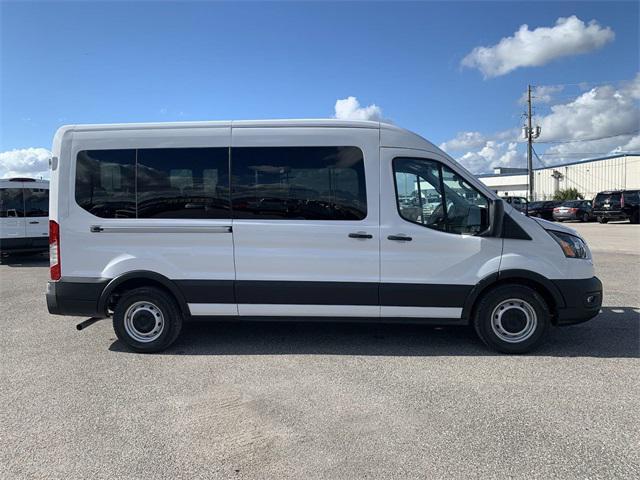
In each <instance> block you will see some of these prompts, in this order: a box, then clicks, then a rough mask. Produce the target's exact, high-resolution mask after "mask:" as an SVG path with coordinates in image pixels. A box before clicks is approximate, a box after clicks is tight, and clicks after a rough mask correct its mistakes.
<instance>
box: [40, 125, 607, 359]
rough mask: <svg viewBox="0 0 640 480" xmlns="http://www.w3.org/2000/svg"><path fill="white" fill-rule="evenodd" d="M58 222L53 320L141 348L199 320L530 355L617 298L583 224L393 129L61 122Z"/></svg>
mask: <svg viewBox="0 0 640 480" xmlns="http://www.w3.org/2000/svg"><path fill="white" fill-rule="evenodd" d="M50 218H51V222H50V258H51V281H50V282H49V285H48V290H47V304H48V308H49V311H50V312H51V313H54V314H60V315H85V316H91V317H101V318H105V317H108V316H112V317H113V325H114V329H115V332H116V334H117V336H118V338H119V339H120V340H121V341H123V342H124V343H125V344H127V345H128V346H129V347H131V348H132V349H134V350H137V351H143V352H150V351H158V350H162V349H164V348H166V347H168V346H169V345H170V344H171V343H172V342H173V341H174V340H175V339H176V337H177V336H178V334H179V332H180V328H181V326H182V323H183V321H186V320H189V319H191V318H195V317H198V318H210V319H221V318H227V319H228V318H236V319H238V320H245V319H253V320H255V319H286V318H289V319H301V318H308V319H326V320H338V319H340V320H356V319H360V320H369V321H385V322H402V321H411V322H425V323H430V324H441V325H473V326H474V327H475V329H476V331H477V333H478V335H479V336H480V338H481V339H482V340H483V341H484V342H485V343H486V344H488V345H489V346H491V347H493V348H495V349H498V350H500V351H503V352H512V353H519V352H525V351H527V350H529V349H531V348H532V347H534V346H535V345H537V344H538V343H539V342H540V341H541V339H542V337H543V336H544V334H545V332H546V331H547V329H548V328H549V327H550V326H551V325H560V324H566V323H575V322H580V321H584V320H588V319H590V318H592V317H594V316H595V315H596V314H597V313H598V311H599V309H600V305H601V301H602V284H601V283H600V281H599V280H598V279H597V278H596V277H595V276H594V269H593V263H592V260H591V255H590V252H589V249H588V248H587V246H586V244H585V242H584V240H583V239H582V238H580V236H579V235H578V234H577V233H576V232H575V231H574V230H572V229H570V228H567V227H565V226H562V225H558V224H553V223H549V222H546V221H543V220H539V219H532V218H528V217H526V216H524V215H521V214H520V213H518V212H517V211H516V210H515V209H513V208H512V207H511V206H510V205H505V204H504V203H503V202H502V200H500V199H499V198H498V197H497V196H496V195H495V194H494V193H493V192H492V191H491V190H489V189H488V188H487V187H485V186H484V185H483V184H482V183H481V182H479V181H478V180H477V179H476V178H475V177H474V176H473V175H471V174H470V173H469V172H468V171H466V170H465V169H464V168H462V167H461V166H460V165H459V164H458V163H456V162H455V161H454V160H453V159H451V157H449V156H448V155H447V154H446V153H444V152H442V151H441V150H440V149H438V148H437V147H435V146H434V145H433V144H431V143H429V142H428V141H426V140H424V139H423V138H421V137H419V136H418V135H416V134H414V133H411V132H408V131H407V130H403V129H401V128H398V127H396V126H393V125H386V124H383V123H378V122H363V121H341V120H277V121H234V122H203V123H170V124H137V125H136V124H131V125H84V126H83V125H77V126H66V127H62V128H60V129H59V130H58V132H57V133H56V135H55V138H54V142H53V158H52V162H51V204H50Z"/></svg>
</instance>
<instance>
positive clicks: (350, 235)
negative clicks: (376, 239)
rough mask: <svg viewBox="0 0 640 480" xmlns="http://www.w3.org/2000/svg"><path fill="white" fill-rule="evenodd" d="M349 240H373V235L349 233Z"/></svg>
mask: <svg viewBox="0 0 640 480" xmlns="http://www.w3.org/2000/svg"><path fill="white" fill-rule="evenodd" d="M349 238H373V235H371V234H370V233H365V232H356V233H350V234H349Z"/></svg>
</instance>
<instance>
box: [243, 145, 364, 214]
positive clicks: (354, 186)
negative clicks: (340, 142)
mask: <svg viewBox="0 0 640 480" xmlns="http://www.w3.org/2000/svg"><path fill="white" fill-rule="evenodd" d="M231 164H232V182H231V184H232V187H231V188H232V207H233V216H234V218H245V219H292V220H362V219H364V218H365V217H366V216H367V195H366V184H365V175H364V157H363V154H362V151H361V150H360V149H359V148H357V147H235V148H233V149H232V151H231Z"/></svg>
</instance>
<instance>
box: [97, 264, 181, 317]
mask: <svg viewBox="0 0 640 480" xmlns="http://www.w3.org/2000/svg"><path fill="white" fill-rule="evenodd" d="M138 287H156V288H160V289H161V290H164V291H166V292H167V293H169V294H171V295H172V296H173V297H174V298H175V300H176V302H178V307H179V308H180V312H181V313H182V315H183V317H184V318H188V317H189V316H190V315H191V313H190V310H189V306H188V305H187V301H186V299H185V297H184V295H183V294H182V292H181V291H180V289H179V288H178V287H177V286H176V284H175V283H173V282H172V281H171V280H170V279H168V278H167V277H165V276H164V275H161V274H159V273H156V272H150V271H147V270H134V271H131V272H127V273H124V274H122V275H119V276H117V277H115V278H113V279H111V281H109V283H108V284H107V286H106V287H105V288H104V290H103V291H102V294H101V295H100V299H99V300H98V311H99V312H105V313H106V312H107V309H108V307H109V305H110V303H111V300H112V298H113V297H114V295H117V294H119V293H121V292H124V291H125V290H131V289H134V288H138Z"/></svg>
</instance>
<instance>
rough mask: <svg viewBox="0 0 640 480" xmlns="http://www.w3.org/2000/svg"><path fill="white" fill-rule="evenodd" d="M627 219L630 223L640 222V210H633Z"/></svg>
mask: <svg viewBox="0 0 640 480" xmlns="http://www.w3.org/2000/svg"><path fill="white" fill-rule="evenodd" d="M629 221H630V222H631V223H640V210H636V211H635V212H633V214H632V215H631V217H630V218H629Z"/></svg>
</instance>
